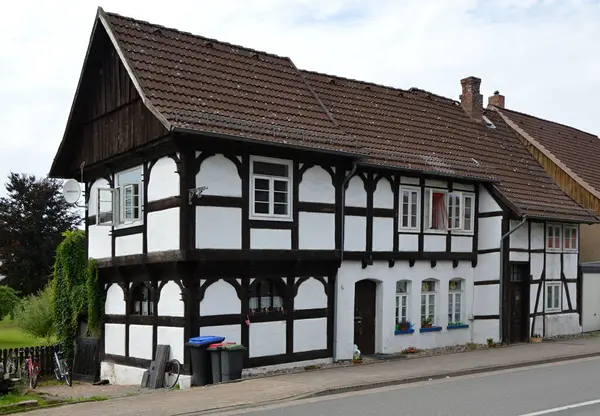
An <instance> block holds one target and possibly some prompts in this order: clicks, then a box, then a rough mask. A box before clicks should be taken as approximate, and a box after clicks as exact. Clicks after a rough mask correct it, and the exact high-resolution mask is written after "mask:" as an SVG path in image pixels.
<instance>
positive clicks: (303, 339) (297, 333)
mask: <svg viewBox="0 0 600 416" xmlns="http://www.w3.org/2000/svg"><path fill="white" fill-rule="evenodd" d="M324 349H327V318H317V319H300V320H296V321H294V352H302V351H313V350H324Z"/></svg>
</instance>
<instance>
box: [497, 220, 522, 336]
mask: <svg viewBox="0 0 600 416" xmlns="http://www.w3.org/2000/svg"><path fill="white" fill-rule="evenodd" d="M509 221H510V220H509ZM526 222H527V215H523V220H522V221H521V222H520V223H519V224H517V226H516V227H515V228H513V229H512V230H510V231H508V232H507V233H506V234H504V235H503V236H502V237H500V278H499V282H500V285H499V288H500V289H499V292H500V293H499V295H498V296H499V298H500V302H499V304H498V306H499V308H498V309H499V312H500V314H499V315H498V318H499V328H498V333H499V334H500V335H499V338H498V341H500V342H502V335H503V334H502V324H503V320H502V315H503V312H504V311H503V310H502V305H503V300H504V299H503V296H502V295H503V294H504V240H505V239H506V238H507V237H508V236H510V235H511V234H512V233H514V232H515V231H517V230H518V229H519V228H521V227H522V226H523V225H524V224H525V223H526ZM509 224H510V222H509Z"/></svg>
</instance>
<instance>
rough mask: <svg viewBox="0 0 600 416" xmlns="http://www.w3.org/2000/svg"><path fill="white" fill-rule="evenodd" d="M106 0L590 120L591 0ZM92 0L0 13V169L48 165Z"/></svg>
mask: <svg viewBox="0 0 600 416" xmlns="http://www.w3.org/2000/svg"><path fill="white" fill-rule="evenodd" d="M102 6H103V7H104V9H105V10H107V11H113V12H116V13H120V14H123V15H128V16H132V17H135V18H138V19H142V20H148V21H151V22H154V23H159V24H162V25H164V26H171V27H176V28H178V29H180V30H186V31H190V32H193V33H197V34H201V35H203V36H207V37H212V38H216V39H219V40H224V41H228V42H232V43H237V44H241V45H244V46H248V47H252V48H255V49H261V50H265V51H267V52H271V53H276V54H279V55H284V56H289V57H290V58H292V60H293V61H294V62H295V63H296V65H297V66H298V67H300V68H302V69H308V70H316V71H320V72H329V73H333V74H336V75H341V76H346V77H350V78H357V79H363V80H367V81H373V82H378V83H382V84H387V85H393V86H398V87H403V88H409V87H412V86H416V87H419V88H423V89H427V90H430V91H432V92H435V93H437V94H440V95H445V96H448V97H451V98H457V97H458V95H459V94H460V91H459V90H460V84H459V80H460V79H461V78H463V77H465V76H469V75H475V76H479V77H481V78H482V79H483V85H482V88H483V93H484V95H485V96H488V95H491V93H492V92H493V91H494V90H496V89H498V90H500V91H501V93H503V94H504V95H506V97H507V98H506V102H507V106H508V107H510V108H513V109H515V110H520V111H524V112H527V113H530V114H534V115H538V116H540V117H544V118H549V119H553V120H556V121H559V122H562V123H565V124H570V125H572V126H574V127H578V128H581V129H584V130H588V131H591V132H594V133H597V134H598V133H600V128H598V126H597V125H596V121H595V119H596V117H595V116H596V113H597V111H596V110H595V109H596V102H595V101H596V96H597V94H598V92H599V91H600V72H599V71H598V68H600V49H598V47H597V45H596V43H597V39H600V25H598V24H597V22H598V21H600V4H599V3H598V1H597V0H572V1H568V0H560V1H558V0H549V1H540V0H527V1H524V0H504V1H494V2H489V1H486V0H453V1H448V0H403V1H397V0H328V1H322V0H220V1H218V2H204V1H194V0H180V1H178V0H171V1H170V2H168V3H164V2H163V3H154V4H153V3H151V2H147V1H141V0H134V1H122V0H106V1H104V2H103V5H102ZM96 7H97V4H96V3H95V2H92V1H87V0H86V1H84V0H81V1H79V2H71V1H70V0H56V1H54V2H42V1H33V0H25V1H20V2H11V3H8V4H6V5H3V15H4V16H10V17H9V18H5V19H3V24H2V25H0V39H2V41H1V42H0V125H1V126H2V136H1V139H0V149H1V150H2V151H1V152H0V175H1V176H2V178H5V177H6V175H7V174H8V171H9V170H15V171H19V172H29V173H34V174H37V175H44V174H46V173H47V171H48V169H49V167H50V164H51V163H52V158H53V157H54V154H55V151H56V149H57V148H58V144H59V143H60V140H61V138H62V134H63V129H64V127H65V123H66V119H67V117H68V113H69V110H70V106H71V101H72V98H73V94H74V92H75V88H76V85H77V81H78V77H79V72H80V70H81V64H82V62H83V58H84V55H85V51H86V48H87V43H88V40H89V35H90V32H91V29H92V24H93V19H94V16H95V13H96Z"/></svg>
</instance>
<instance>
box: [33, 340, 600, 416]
mask: <svg viewBox="0 0 600 416" xmlns="http://www.w3.org/2000/svg"><path fill="white" fill-rule="evenodd" d="M593 356H600V338H597V337H594V338H586V339H575V340H568V341H551V342H543V343H541V344H522V345H516V346H512V347H505V348H492V349H489V350H477V351H472V352H464V353H457V354H448V355H440V356H433V357H423V358H408V359H395V360H390V361H384V362H378V363H374V364H361V365H354V366H350V367H341V368H332V369H327V370H317V371H307V372H302V373H295V374H285V375H279V376H273V377H261V378H255V379H247V380H242V381H240V382H234V383H227V384H220V385H213V386H207V387H199V388H192V389H189V390H181V391H170V392H167V391H157V392H156V393H152V394H144V395H141V396H136V397H126V398H120V399H114V400H110V401H105V402H90V403H81V404H76V405H69V406H68V408H61V407H59V408H53V409H45V410H43V409H40V410H36V411H33V412H28V414H33V415H63V414H64V413H65V412H70V413H73V414H82V415H83V414H84V415H86V416H110V415H119V416H125V415H140V414H144V415H145V416H158V415H185V414H198V413H199V412H209V411H217V410H222V411H224V410H231V409H233V408H236V407H245V406H254V405H264V404H268V403H272V402H277V401H282V400H293V399H298V398H304V397H310V396H317V395H324V394H332V393H338V392H343V391H350V390H358V389H364V388H372V387H381V386H386V385H393V384H401V383H408V382H414V381H420V380H423V379H429V378H443V377H446V376H460V375H465V374H472V373H477V372H485V371H493V370H501V369H507V368H515V367H523V366H528V365H536V364H543V363H548V362H556V361H564V360H569V359H576V358H584V357H593Z"/></svg>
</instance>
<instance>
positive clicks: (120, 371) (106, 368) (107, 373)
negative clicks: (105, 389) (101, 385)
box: [100, 361, 146, 386]
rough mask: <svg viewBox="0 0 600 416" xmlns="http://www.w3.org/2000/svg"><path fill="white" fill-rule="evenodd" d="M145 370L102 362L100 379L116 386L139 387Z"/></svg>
mask: <svg viewBox="0 0 600 416" xmlns="http://www.w3.org/2000/svg"><path fill="white" fill-rule="evenodd" d="M144 371H146V369H145V368H138V367H130V366H125V365H120V364H114V363H110V362H107V361H102V362H101V364H100V379H102V380H108V381H109V382H110V384H113V385H117V386H128V385H139V384H140V383H141V382H142V377H143V376H144Z"/></svg>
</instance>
